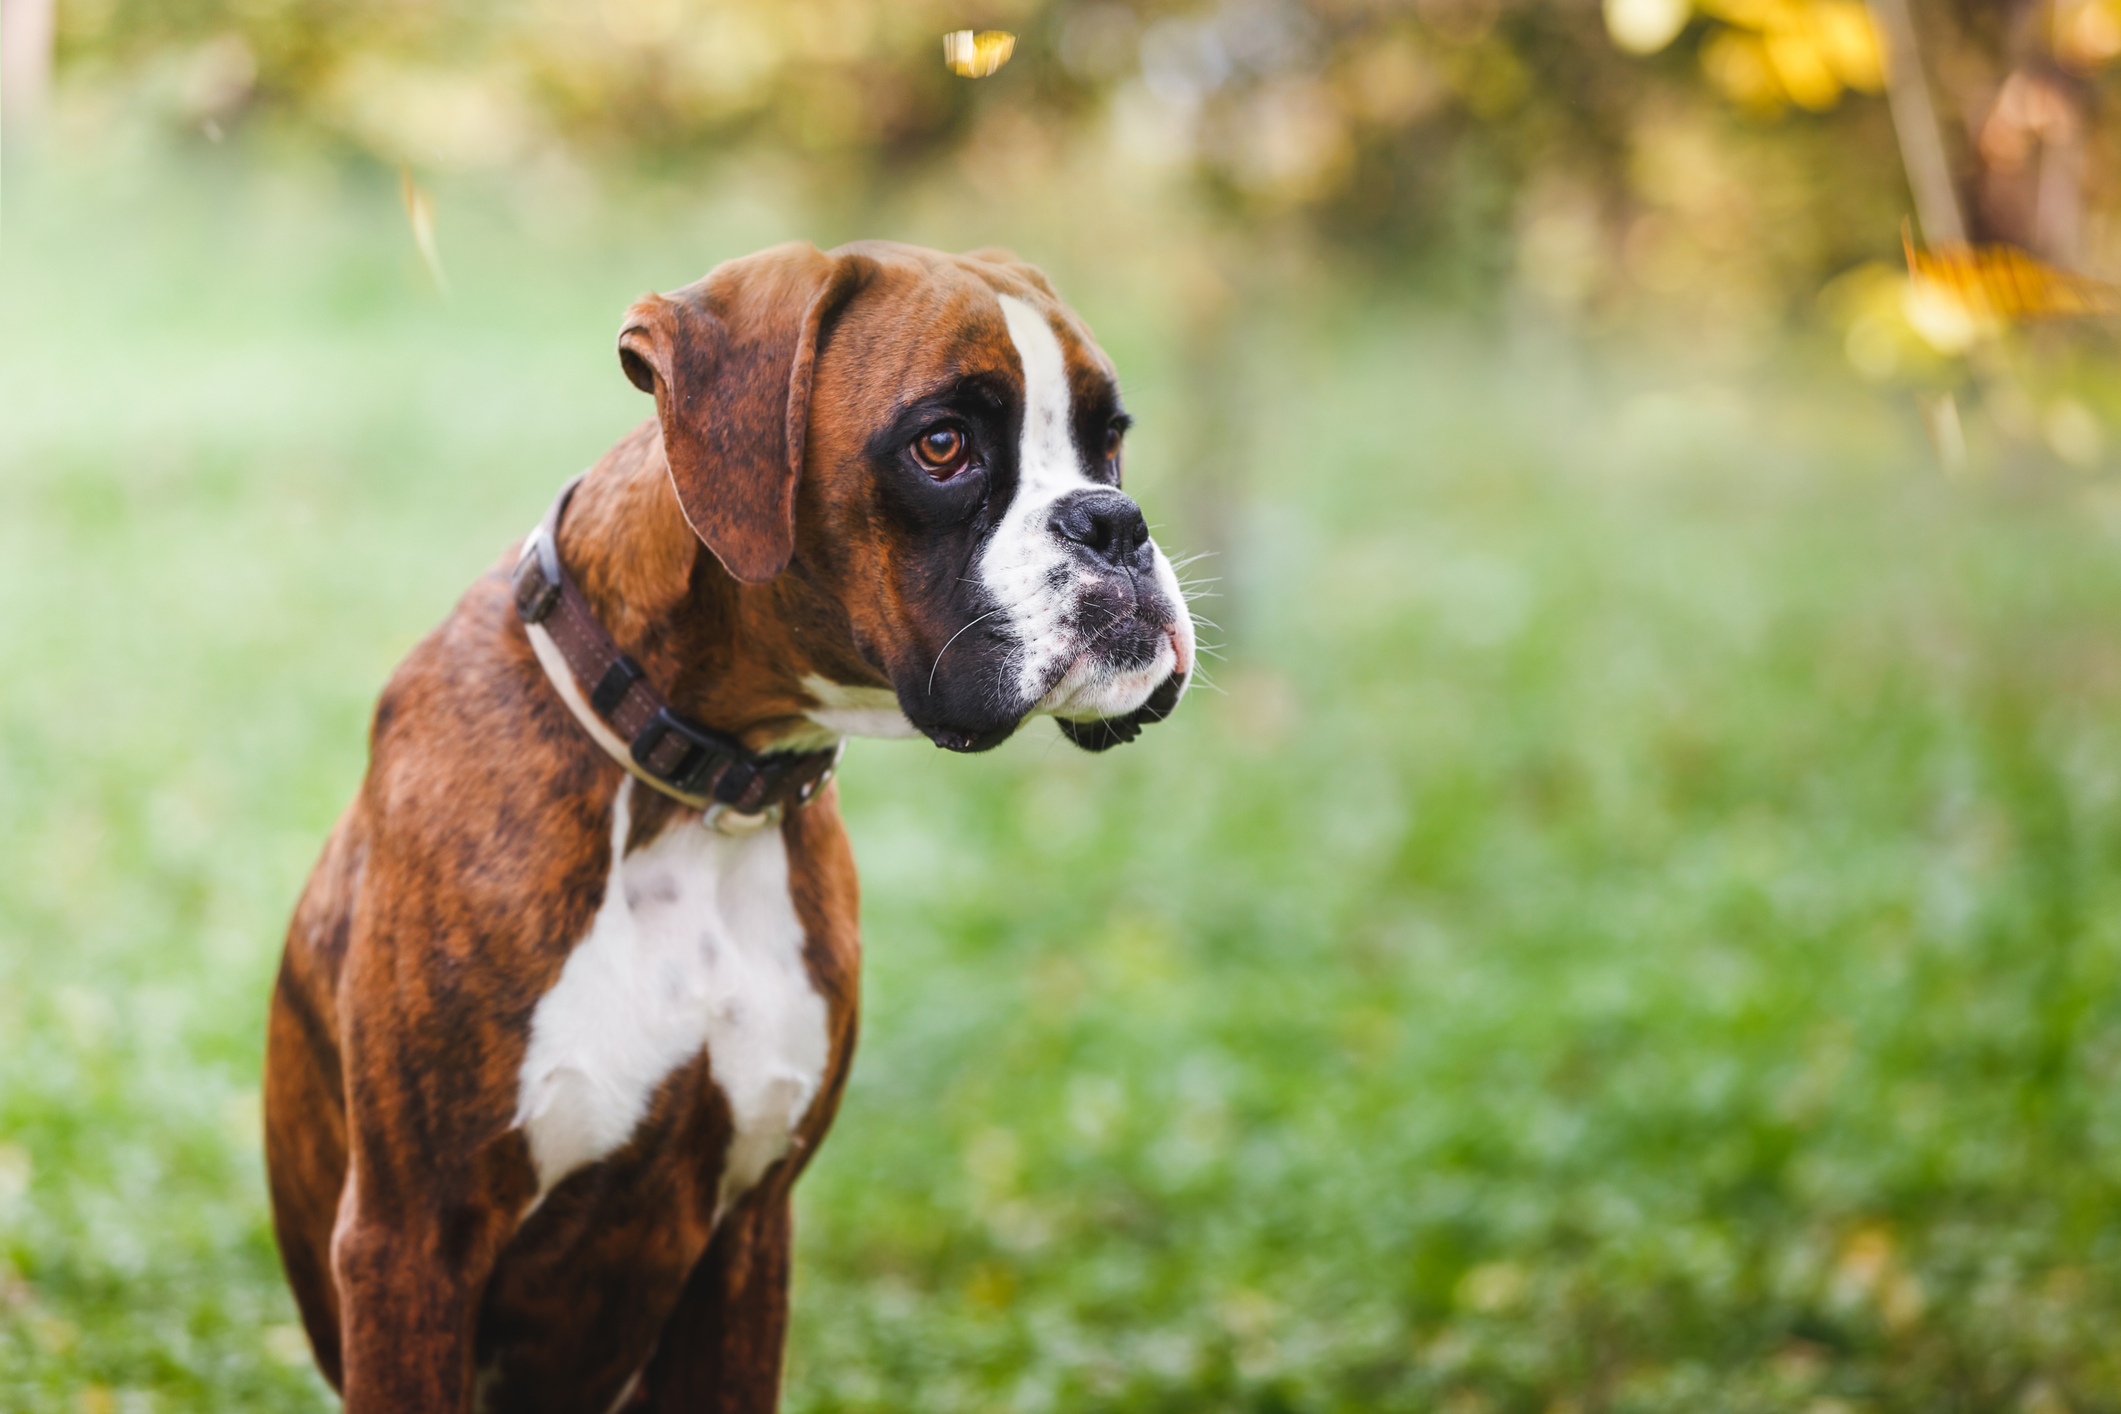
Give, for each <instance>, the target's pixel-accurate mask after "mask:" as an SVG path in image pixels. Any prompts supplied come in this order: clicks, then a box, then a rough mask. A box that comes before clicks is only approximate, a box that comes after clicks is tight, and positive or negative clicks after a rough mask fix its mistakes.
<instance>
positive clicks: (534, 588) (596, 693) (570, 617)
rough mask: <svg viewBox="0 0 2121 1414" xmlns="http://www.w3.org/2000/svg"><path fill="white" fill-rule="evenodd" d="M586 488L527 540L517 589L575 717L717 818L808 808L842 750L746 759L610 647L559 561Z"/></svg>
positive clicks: (662, 786)
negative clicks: (565, 529)
mask: <svg viewBox="0 0 2121 1414" xmlns="http://www.w3.org/2000/svg"><path fill="white" fill-rule="evenodd" d="M581 482H582V478H581V477H579V476H577V477H575V478H574V480H572V481H570V482H568V483H567V484H566V485H565V486H562V487H561V488H560V494H559V495H558V496H556V497H554V498H553V502H552V507H551V509H549V510H547V511H546V512H545V519H544V521H543V522H541V523H540V524H539V526H538V528H537V529H536V530H533V531H532V532H530V537H529V538H528V539H527V540H525V541H524V542H523V553H522V555H521V557H520V558H519V559H517V561H516V567H515V574H514V575H513V577H512V581H511V582H512V584H513V586H514V589H515V605H516V614H517V616H518V617H520V618H521V619H522V620H523V623H524V625H525V628H526V631H528V632H529V634H530V641H531V646H532V647H533V648H534V649H536V650H537V654H538V661H539V662H540V663H542V664H543V665H544V667H545V675H546V676H547V677H549V678H551V679H552V685H553V687H554V688H555V689H557V690H558V692H559V694H560V697H561V698H562V700H564V701H565V702H566V703H567V706H568V708H569V710H571V711H572V712H573V713H574V715H575V719H576V720H577V721H579V722H580V723H581V724H582V728H583V730H585V731H587V732H588V733H589V735H590V736H591V737H593V738H595V740H596V743H597V745H599V746H601V747H603V748H604V750H605V751H607V752H609V753H610V754H611V756H612V757H613V759H615V760H616V761H617V762H618V763H619V764H620V765H621V766H624V767H625V768H626V769H627V770H628V771H631V772H632V773H633V774H634V775H636V776H638V777H639V778H640V779H642V780H644V781H646V782H647V783H648V784H649V785H651V786H654V787H655V788H656V789H657V790H659V791H661V792H662V793H663V794H665V795H667V796H670V797H671V798H672V799H675V800H679V801H683V802H684V803H685V804H687V805H689V806H691V807H693V808H694V809H695V810H704V811H707V812H709V814H710V815H711V816H716V815H720V814H721V813H722V812H723V811H729V812H733V813H735V814H738V815H751V816H763V815H765V814H767V813H768V812H770V811H771V810H773V809H774V807H776V806H781V805H794V806H802V805H806V804H808V803H809V801H810V799H811V797H812V796H814V795H815V794H816V793H817V791H818V789H819V788H820V787H822V786H823V785H824V784H825V782H826V780H828V779H829V778H830V777H831V775H832V768H833V767H834V766H835V765H836V764H837V763H838V761H839V757H840V749H839V748H838V747H835V748H833V749H832V750H829V751H805V752H792V751H775V752H768V753H766V754H764V755H761V754H758V753H755V752H751V751H747V750H745V749H744V745H743V743H742V742H739V741H738V740H736V738H734V737H731V736H725V735H724V734H723V733H721V732H718V731H716V730H714V729H713V728H712V727H703V726H701V725H700V724H699V723H698V722H695V721H693V720H691V719H690V718H689V717H686V716H683V715H682V714H680V713H679V712H677V711H676V710H675V709H673V708H672V707H671V705H670V700H669V699H668V698H666V697H664V696H663V694H662V693H660V692H658V691H656V690H655V688H653V687H651V686H650V685H649V683H648V679H647V677H646V676H644V675H643V673H642V671H641V665H640V664H638V663H636V662H634V661H633V659H631V658H629V657H627V656H626V655H625V654H624V653H622V652H620V651H619V646H618V644H616V643H614V642H612V639H611V635H610V634H609V633H607V632H606V631H605V629H604V625H603V624H602V623H600V622H598V620H597V616H596V613H595V611H594V610H592V609H591V608H590V607H589V600H588V598H587V597H585V596H584V595H583V593H582V591H581V590H580V589H579V588H578V587H577V586H576V585H575V582H574V580H573V579H572V578H571V577H569V575H568V573H567V570H566V568H565V567H564V566H562V565H561V563H560V548H559V547H560V517H562V516H564V515H566V514H567V502H568V500H569V498H571V497H572V496H573V495H574V488H575V487H577V486H579V485H580V484H581ZM541 639H542V640H543V641H542V642H541V641H540V640H541Z"/></svg>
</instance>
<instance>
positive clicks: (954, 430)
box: [913, 422, 971, 481]
mask: <svg viewBox="0 0 2121 1414" xmlns="http://www.w3.org/2000/svg"><path fill="white" fill-rule="evenodd" d="M970 450H971V443H970V442H969V441H968V440H967V439H966V437H965V431H964V429H963V428H961V427H957V426H955V425H953V424H951V423H948V422H939V423H937V424H936V425H935V426H933V427H931V428H929V429H928V430H927V431H926V432H923V433H922V434H921V435H920V436H918V437H916V438H914V439H913V459H914V460H915V461H917V462H919V463H920V464H921V470H923V471H925V472H927V473H928V474H929V475H930V476H932V477H934V478H935V479H936V480H937V481H948V480H949V479H950V478H951V477H953V476H955V475H957V473H958V470H959V468H961V467H963V466H964V464H965V457H966V454H967V453H968V452H969V451H970Z"/></svg>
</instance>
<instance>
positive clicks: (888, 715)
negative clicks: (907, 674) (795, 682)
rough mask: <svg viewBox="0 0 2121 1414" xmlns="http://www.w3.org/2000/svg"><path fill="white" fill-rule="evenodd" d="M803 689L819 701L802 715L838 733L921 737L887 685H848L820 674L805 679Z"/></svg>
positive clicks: (842, 734)
mask: <svg viewBox="0 0 2121 1414" xmlns="http://www.w3.org/2000/svg"><path fill="white" fill-rule="evenodd" d="M803 691H805V692H807V693H809V694H810V696H811V697H812V698H813V699H814V700H815V701H816V702H817V706H815V707H813V708H811V709H810V710H809V711H808V712H805V713H804V714H803V715H804V716H806V717H808V718H809V719H810V720H811V721H813V722H816V723H817V724H818V725H819V726H821V727H823V728H825V729H826V730H827V731H829V732H832V733H834V734H835V735H838V736H880V737H905V736H918V735H920V729H919V728H918V727H916V726H914V725H913V723H911V722H909V721H907V720H906V714H905V713H904V712H901V711H900V710H899V705H898V694H897V693H895V692H893V691H892V690H891V689H890V688H888V687H848V686H846V685H845V684H843V683H836V682H833V681H832V680H831V679H829V678H826V677H824V676H822V675H821V674H818V673H810V674H808V675H806V676H805V677H804V678H803Z"/></svg>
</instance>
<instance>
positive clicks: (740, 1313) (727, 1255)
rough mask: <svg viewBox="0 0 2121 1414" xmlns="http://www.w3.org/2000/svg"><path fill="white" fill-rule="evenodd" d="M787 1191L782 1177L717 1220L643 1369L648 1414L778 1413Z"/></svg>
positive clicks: (785, 1312) (784, 1318) (787, 1236)
mask: <svg viewBox="0 0 2121 1414" xmlns="http://www.w3.org/2000/svg"><path fill="white" fill-rule="evenodd" d="M776 1180H778V1181H776ZM788 1188H789V1182H788V1180H787V1179H786V1178H785V1177H782V1176H780V1175H775V1176H773V1177H769V1179H768V1180H767V1182H766V1183H765V1184H762V1185H761V1186H760V1187H759V1188H758V1189H757V1190H755V1191H754V1192H753V1193H752V1194H751V1196H750V1197H749V1198H748V1199H746V1200H745V1201H744V1202H743V1203H741V1204H739V1205H738V1206H737V1208H736V1210H735V1211H734V1212H732V1213H731V1214H730V1215H729V1216H728V1217H727V1218H726V1219H724V1220H723V1222H722V1225H721V1227H720V1228H719V1229H718V1230H717V1231H716V1233H715V1235H714V1241H713V1242H712V1243H710V1244H709V1245H708V1248H707V1252H706V1255H704V1256H703V1257H701V1258H700V1260H699V1264H698V1265H697V1266H695V1267H694V1268H693V1269H692V1276H691V1277H690V1278H689V1279H688V1280H687V1281H686V1283H685V1293H684V1295H682V1296H681V1297H679V1298H678V1304H677V1309H676V1310H674V1311H672V1312H671V1313H670V1319H669V1320H668V1321H666V1322H664V1324H663V1333H662V1337H661V1339H660V1340H659V1342H658V1343H657V1346H656V1354H655V1359H654V1361H653V1362H652V1363H651V1364H650V1366H649V1369H648V1379H647V1396H648V1407H649V1408H650V1409H652V1410H654V1411H655V1414H772V1410H773V1409H774V1408H775V1406H776V1405H778V1404H779V1402H780V1393H781V1350H782V1347H783V1346H784V1345H785V1344H786V1343H787V1339H788V1245H789V1239H790V1236H791V1228H790V1224H789V1217H788V1201H789V1199H788Z"/></svg>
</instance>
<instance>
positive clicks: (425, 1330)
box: [331, 1154, 512, 1414]
mask: <svg viewBox="0 0 2121 1414" xmlns="http://www.w3.org/2000/svg"><path fill="white" fill-rule="evenodd" d="M408 1177H413V1176H412V1175H408V1174H405V1173H403V1172H399V1173H396V1174H391V1175H389V1176H388V1177H386V1176H385V1175H384V1174H383V1173H382V1172H380V1171H379V1170H378V1169H377V1168H376V1167H374V1166H371V1165H368V1164H364V1163H363V1162H362V1158H361V1156H360V1155H358V1154H357V1155H356V1156H355V1159H354V1162H353V1164H352V1166H351V1168H350V1169H349V1171H348V1174H347V1181H346V1191H345V1194H344V1196H343V1197H342V1199H341V1201H340V1207H339V1222H338V1226H337V1228H336V1230H335V1231H334V1232H333V1235H332V1244H331V1263H332V1275H333V1278H334V1279H335V1281H336V1282H337V1284H338V1290H339V1330H340V1341H341V1349H342V1350H343V1352H344V1360H345V1378H346V1383H345V1395H346V1411H347V1414H454V1412H455V1411H463V1410H468V1409H470V1408H471V1399H472V1339H473V1332H474V1327H475V1324H476V1321H477V1317H478V1310H479V1302H480V1300H481V1299H482V1297H483V1296H484V1294H485V1289H486V1280H487V1278H488V1277H489V1276H490V1275H491V1274H492V1271H493V1264H494V1258H495V1254H496V1253H497V1252H498V1251H499V1250H500V1246H501V1244H502V1242H503V1241H504V1240H505V1238H506V1235H507V1231H508V1230H510V1229H511V1228H512V1221H510V1220H508V1219H507V1216H506V1210H504V1209H503V1208H502V1207H500V1206H499V1205H497V1204H495V1203H493V1202H491V1201H490V1200H487V1199H485V1198H484V1197H483V1196H475V1195H472V1194H468V1193H464V1192H463V1191H462V1190H461V1189H459V1191H458V1192H457V1193H456V1194H455V1195H453V1196H451V1197H449V1198H447V1199H445V1198H443V1197H442V1196H441V1190H442V1189H444V1188H447V1187H450V1186H453V1185H449V1184H447V1183H446V1182H445V1183H443V1184H441V1185H438V1187H437V1189H436V1190H430V1191H427V1192H420V1193H418V1194H417V1196H415V1195H414V1192H410V1191H408V1187H407V1185H406V1183H405V1180H406V1179H407V1178H408ZM429 1177H431V1176H429ZM413 1187H414V1189H415V1190H417V1189H418V1188H420V1187H424V1182H423V1181H422V1179H420V1178H414V1185H413Z"/></svg>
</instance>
